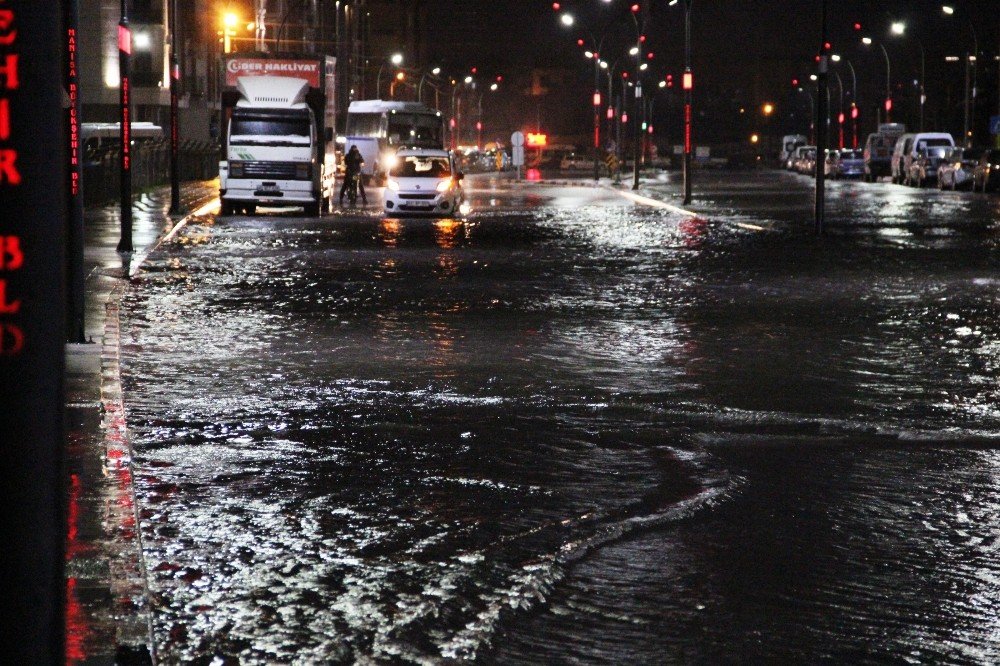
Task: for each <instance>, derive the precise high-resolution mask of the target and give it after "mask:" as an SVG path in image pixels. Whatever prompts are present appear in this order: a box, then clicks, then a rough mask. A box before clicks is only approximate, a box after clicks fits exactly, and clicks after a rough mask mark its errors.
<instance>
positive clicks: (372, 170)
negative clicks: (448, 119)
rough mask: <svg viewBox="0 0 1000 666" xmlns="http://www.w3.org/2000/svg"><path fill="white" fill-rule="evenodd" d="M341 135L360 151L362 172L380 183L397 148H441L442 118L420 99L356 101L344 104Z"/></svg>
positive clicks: (442, 142) (390, 165)
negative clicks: (413, 100) (347, 104)
mask: <svg viewBox="0 0 1000 666" xmlns="http://www.w3.org/2000/svg"><path fill="white" fill-rule="evenodd" d="M344 138H345V145H346V146H347V147H348V148H349V147H351V146H357V147H358V150H360V151H361V157H362V158H364V160H365V164H364V167H362V170H361V173H362V175H364V176H365V178H366V179H369V180H375V181H376V182H382V181H383V180H384V179H385V176H386V174H387V173H388V171H389V169H390V168H391V167H392V161H393V156H394V155H395V154H396V151H397V150H399V149H400V148H432V149H437V150H444V141H445V131H444V118H443V116H442V115H441V112H440V111H438V110H436V109H432V108H431V107H429V106H427V105H426V104H423V103H421V102H395V101H385V100H381V99H367V100H358V101H355V102H351V104H350V105H349V106H348V107H347V127H346V131H345V137H344Z"/></svg>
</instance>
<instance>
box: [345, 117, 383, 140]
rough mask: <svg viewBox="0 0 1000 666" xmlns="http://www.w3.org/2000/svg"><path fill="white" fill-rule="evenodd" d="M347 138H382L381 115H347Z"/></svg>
mask: <svg viewBox="0 0 1000 666" xmlns="http://www.w3.org/2000/svg"><path fill="white" fill-rule="evenodd" d="M347 135H348V136H372V137H383V136H385V134H384V133H383V131H382V114H381V113H349V114H348V115H347Z"/></svg>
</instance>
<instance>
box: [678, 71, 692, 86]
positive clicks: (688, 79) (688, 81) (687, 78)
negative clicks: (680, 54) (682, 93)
mask: <svg viewBox="0 0 1000 666" xmlns="http://www.w3.org/2000/svg"><path fill="white" fill-rule="evenodd" d="M681 87H682V88H684V90H691V89H692V88H694V74H692V73H691V72H684V76H683V78H682V79H681Z"/></svg>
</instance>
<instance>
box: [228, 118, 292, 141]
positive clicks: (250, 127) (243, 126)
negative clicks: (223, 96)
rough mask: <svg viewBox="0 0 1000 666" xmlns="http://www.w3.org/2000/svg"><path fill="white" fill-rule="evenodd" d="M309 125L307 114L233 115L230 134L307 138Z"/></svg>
mask: <svg viewBox="0 0 1000 666" xmlns="http://www.w3.org/2000/svg"><path fill="white" fill-rule="evenodd" d="M309 124H310V123H309V116H308V114H298V115H295V116H286V115H282V116H277V115H266V114H253V115H250V114H234V115H233V125H232V130H231V134H233V135H241V134H242V135H247V134H249V135H254V134H256V135H261V134H264V135H270V136H302V137H308V136H309Z"/></svg>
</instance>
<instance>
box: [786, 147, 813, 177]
mask: <svg viewBox="0 0 1000 666" xmlns="http://www.w3.org/2000/svg"><path fill="white" fill-rule="evenodd" d="M806 148H808V146H796V147H795V148H794V149H793V150H792V152H791V153H790V154H789V155H788V159H787V160H785V169H787V170H788V171H795V165H796V164H797V163H798V161H799V160H800V159H802V153H804V152H805V150H806Z"/></svg>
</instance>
